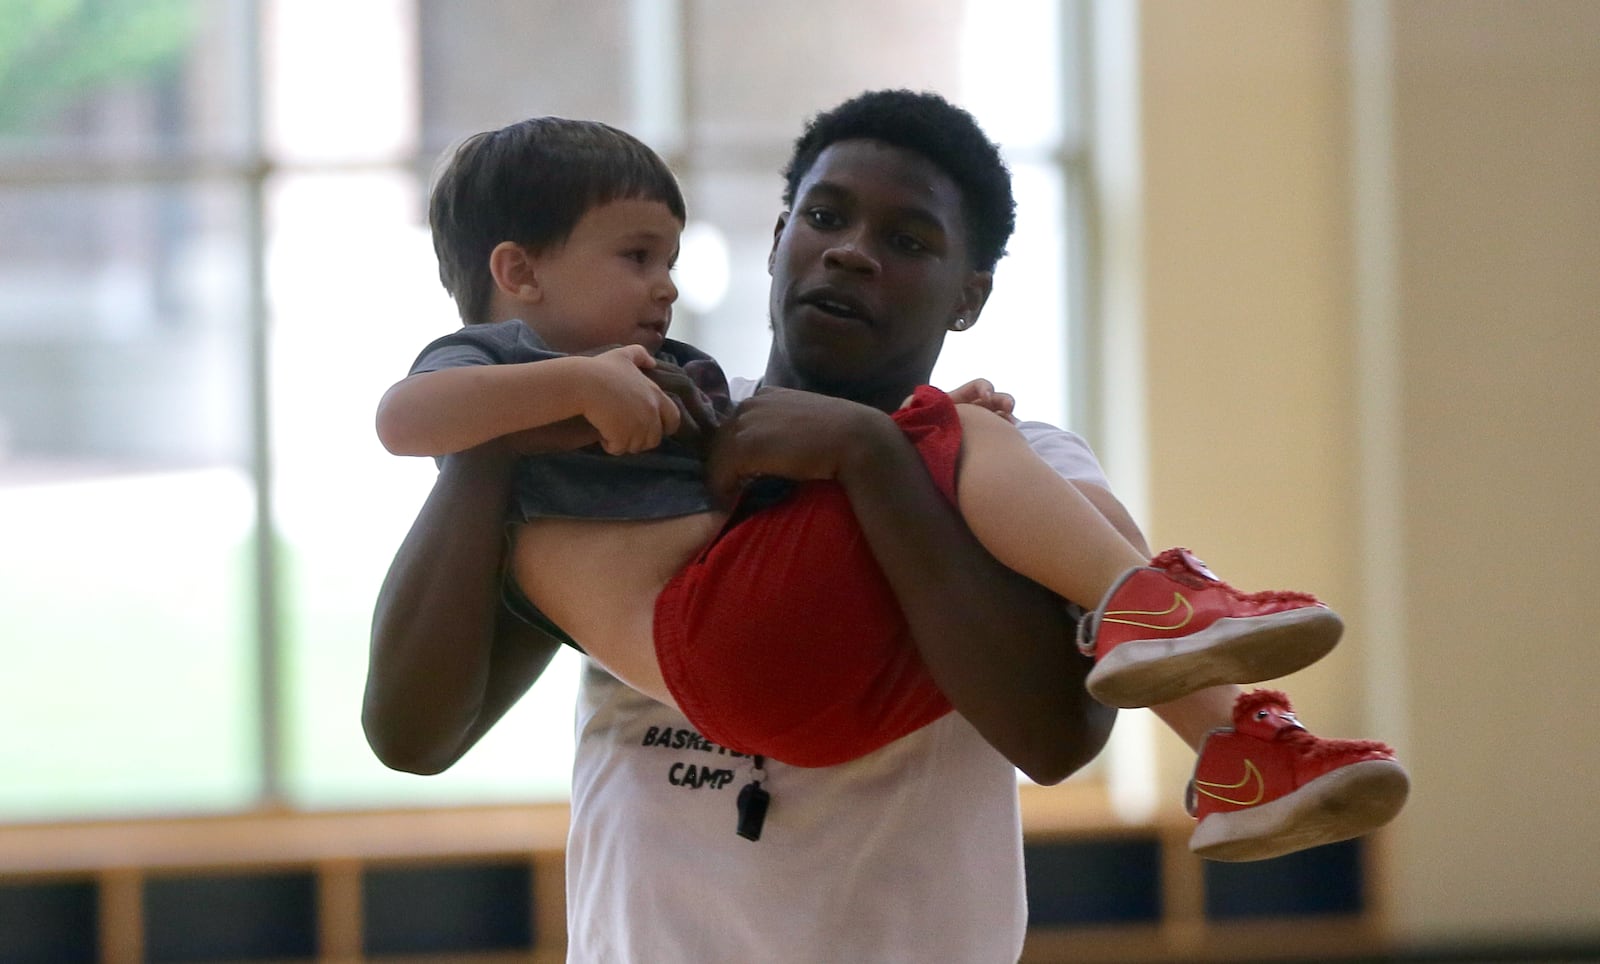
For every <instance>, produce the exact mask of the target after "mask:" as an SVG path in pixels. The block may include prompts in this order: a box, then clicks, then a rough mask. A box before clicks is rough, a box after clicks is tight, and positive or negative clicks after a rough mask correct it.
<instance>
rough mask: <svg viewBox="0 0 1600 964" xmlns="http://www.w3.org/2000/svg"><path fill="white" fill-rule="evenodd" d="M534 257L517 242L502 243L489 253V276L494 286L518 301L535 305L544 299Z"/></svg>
mask: <svg viewBox="0 0 1600 964" xmlns="http://www.w3.org/2000/svg"><path fill="white" fill-rule="evenodd" d="M535 268H536V266H535V263H534V257H533V255H531V254H529V253H528V249H527V248H524V247H523V246H522V245H520V244H517V243H516V242H515V241H502V242H500V243H499V244H497V245H495V246H494V250H493V251H490V252H489V276H490V277H492V278H494V286H495V287H496V288H497V289H499V290H500V291H501V292H503V293H504V294H506V295H509V296H511V297H512V298H515V299H516V300H518V301H521V302H524V303H528V304H533V303H536V302H538V301H539V300H540V299H541V298H543V297H544V292H543V290H542V289H541V288H540V287H539V272H538V271H537V270H535Z"/></svg>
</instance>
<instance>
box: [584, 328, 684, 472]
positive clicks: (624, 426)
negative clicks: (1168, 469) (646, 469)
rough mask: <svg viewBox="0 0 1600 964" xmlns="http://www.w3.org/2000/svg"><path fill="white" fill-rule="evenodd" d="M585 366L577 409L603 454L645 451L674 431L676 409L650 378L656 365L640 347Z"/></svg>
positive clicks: (594, 359) (620, 350)
mask: <svg viewBox="0 0 1600 964" xmlns="http://www.w3.org/2000/svg"><path fill="white" fill-rule="evenodd" d="M590 362H591V364H590V367H589V369H588V372H587V374H588V378H586V379H585V381H584V385H583V388H582V396H581V398H580V399H579V404H580V406H581V408H582V412H583V417H584V418H586V419H588V420H589V422H590V424H592V425H593V426H594V427H595V429H596V430H597V431H598V432H599V433H600V445H601V447H602V448H604V449H605V450H606V451H607V452H609V453H611V454H612V455H622V454H624V453H631V452H645V451H648V450H650V449H653V448H655V447H656V446H657V445H660V444H661V439H662V437H663V436H665V435H670V434H672V433H673V432H676V431H677V430H678V425H679V422H680V421H681V419H682V416H681V415H680V413H679V410H678V404H677V403H676V402H674V401H673V400H672V398H671V397H670V396H668V395H667V393H666V392H664V391H662V390H661V389H660V388H659V387H657V386H656V384H655V382H653V381H652V380H651V379H650V377H649V375H648V374H647V372H649V371H650V370H651V369H653V368H655V367H656V360H655V357H654V356H652V355H651V354H650V352H648V351H646V350H645V349H644V347H643V346H640V345H623V346H622V347H620V348H613V349H611V350H609V351H605V352H602V353H600V354H597V355H594V356H592V357H591V359H590Z"/></svg>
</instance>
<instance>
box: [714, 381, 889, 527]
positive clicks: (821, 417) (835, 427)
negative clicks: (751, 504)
mask: <svg viewBox="0 0 1600 964" xmlns="http://www.w3.org/2000/svg"><path fill="white" fill-rule="evenodd" d="M903 439H904V436H903V435H902V434H901V432H900V430H899V429H898V428H896V427H895V425H894V422H893V421H891V420H890V418H889V416H887V415H885V414H884V413H883V412H880V411H878V410H877V409H875V408H871V407H868V406H866V405H861V404H858V403H856V402H850V401H845V400H844V399H840V398H832V397H830V396H827V395H819V394H816V393H814V392H802V391H794V390H791V389H787V388H763V389H762V390H761V391H759V392H757V393H756V394H755V395H754V396H752V397H751V398H749V399H746V400H745V401H744V402H743V403H742V404H741V405H740V406H739V407H738V409H737V410H735V411H734V413H733V416H732V417H731V418H729V419H728V420H727V421H725V422H724V423H723V424H722V426H721V427H720V428H719V429H718V430H717V433H716V436H715V438H714V439H713V441H712V445H711V455H710V458H709V459H708V460H707V463H706V479H707V482H708V483H709V484H710V486H711V492H712V494H713V496H715V497H716V498H717V499H718V500H719V501H720V502H721V503H722V504H724V505H730V504H732V502H733V501H734V499H735V498H736V497H737V496H738V493H739V489H740V488H741V487H742V486H743V485H744V483H746V482H748V481H750V480H751V479H754V478H758V477H761V476H772V477H777V478H783V479H794V480H796V481H801V480H807V479H835V478H840V477H841V476H842V475H845V474H846V473H848V472H850V471H852V470H853V469H855V468H856V467H859V466H862V465H864V464H867V463H868V462H870V454H871V452H873V451H875V450H876V448H877V447H878V446H881V445H884V444H895V443H896V442H898V441H901V440H903Z"/></svg>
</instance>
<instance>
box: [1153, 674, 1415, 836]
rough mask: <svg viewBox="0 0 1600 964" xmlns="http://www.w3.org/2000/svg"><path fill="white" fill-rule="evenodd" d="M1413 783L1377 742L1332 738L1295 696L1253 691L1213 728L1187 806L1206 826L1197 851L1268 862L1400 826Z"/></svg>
mask: <svg viewBox="0 0 1600 964" xmlns="http://www.w3.org/2000/svg"><path fill="white" fill-rule="evenodd" d="M1410 789H1411V780H1410V778H1409V777H1407V776H1406V771H1405V768H1404V767H1402V766H1401V765H1400V764H1399V763H1398V762H1396V760H1395V758H1394V751H1393V750H1391V749H1389V747H1388V746H1386V745H1384V744H1382V743H1379V742H1378V741H1376V740H1324V739H1322V738H1320V737H1317V736H1313V735H1312V734H1311V732H1310V731H1309V730H1307V729H1306V728H1305V727H1304V726H1302V725H1301V724H1300V721H1299V720H1296V719H1295V716H1294V711H1293V710H1292V709H1291V708H1290V706H1289V698H1288V697H1287V696H1285V695H1284V694H1282V693H1279V692H1277V691H1276V690H1255V691H1253V692H1250V693H1245V694H1243V695H1242V696H1240V697H1239V699H1238V701H1237V702H1235V703H1234V706H1233V728H1232V729H1217V730H1212V731H1211V733H1210V735H1208V736H1207V737H1206V742H1205V743H1204V744H1203V745H1202V746H1201V747H1200V756H1199V758H1198V759H1196V760H1195V764H1194V778H1193V779H1192V780H1190V781H1189V789H1188V792H1187V793H1186V794H1185V800H1184V805H1185V806H1186V807H1187V808H1188V810H1189V815H1190V816H1192V817H1196V818H1198V819H1199V821H1200V823H1199V825H1198V826H1197V827H1195V831H1194V833H1193V834H1192V835H1191V836H1190V837H1189V849H1190V850H1192V851H1194V852H1195V853H1197V854H1199V855H1200V856H1202V857H1205V858H1207V859H1209V860H1229V861H1235V860H1265V859H1267V858H1268V857H1277V856H1281V855H1282V854H1287V853H1293V852H1294V851H1296V850H1306V849H1308V848H1310V847H1318V846H1321V845H1322V844H1329V843H1334V842H1336V841H1339V840H1348V839H1350V838H1351V837H1359V836H1361V835H1362V834H1365V833H1370V832H1372V831H1373V830H1376V829H1378V828H1379V827H1381V826H1383V825H1384V824H1386V823H1388V822H1389V821H1390V820H1393V819H1394V817H1395V814H1397V813H1399V812H1400V808H1401V807H1403V806H1404V805H1405V802H1406V794H1407V793H1409V792H1410Z"/></svg>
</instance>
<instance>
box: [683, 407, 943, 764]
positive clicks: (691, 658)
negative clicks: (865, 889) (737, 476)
mask: <svg viewBox="0 0 1600 964" xmlns="http://www.w3.org/2000/svg"><path fill="white" fill-rule="evenodd" d="M893 417H894V420H895V422H896V423H897V424H898V425H899V426H900V429H901V431H903V432H905V434H906V436H907V437H908V438H910V439H911V441H912V443H913V444H914V445H916V447H917V451H918V453H919V454H920V455H921V456H922V460H923V462H924V463H925V464H926V465H927V467H928V472H929V474H930V475H932V477H933V481H934V484H935V485H937V486H938V488H939V490H940V491H941V492H943V493H944V496H945V498H946V499H948V500H950V502H951V504H952V505H954V504H955V494H956V463H957V459H958V457H959V456H960V452H961V422H960V420H959V418H958V416H957V415H956V409H955V406H954V405H953V404H952V403H951V401H950V399H949V398H948V397H947V396H946V395H945V394H944V393H943V392H941V391H939V390H938V389H936V388H930V387H927V386H923V387H921V388H918V389H917V391H916V394H915V395H914V396H913V399H912V402H911V404H910V405H908V406H907V407H905V408H903V409H901V410H899V411H897V412H895V413H894V416H893ZM655 645H656V658H657V661H658V662H659V663H660V666H661V673H662V676H663V677H664V678H665V680H666V684H667V687H668V689H670V690H671V692H672V695H673V698H674V699H675V700H676V701H677V703H678V707H679V709H681V710H682V711H683V713H684V715H685V716H687V717H688V718H689V721H690V722H691V723H693V724H694V725H695V726H696V727H697V728H698V729H699V730H700V732H701V734H702V735H704V736H705V737H706V738H707V739H710V740H713V741H715V742H717V743H720V744H722V745H723V746H725V747H728V748H729V749H732V750H737V751H740V752H744V753H760V754H764V755H766V756H770V757H772V758H773V759H775V760H781V761H783V762H785V763H789V764H792V765H795V766H830V765H832V764H835V763H842V762H844V761H846V760H852V759H855V758H856V757H859V756H862V755H864V754H866V753H870V752H871V751H873V750H876V749H877V748H879V747H881V746H883V745H885V744H887V743H890V742H892V741H894V740H897V739H899V738H900V737H902V736H905V735H906V734H908V733H911V732H912V731H914V730H917V729H920V728H921V727H923V726H926V725H927V724H929V723H931V722H933V721H934V720H936V719H938V718H939V717H941V716H943V715H944V714H946V713H948V712H949V711H950V702H949V701H948V700H947V699H945V697H944V694H943V693H941V692H940V691H939V689H938V687H936V686H934V684H933V680H932V679H931V678H930V677H929V676H928V671H927V669H926V667H924V666H923V664H922V659H921V657H919V656H918V654H917V650H916V646H915V645H914V644H913V642H912V640H911V634H910V630H909V628H908V627H907V624H906V620H905V616H904V615H902V614H901V612H900V606H899V604H898V603H897V602H896V601H895V597H894V593H893V592H892V591H891V590H890V588H889V583H888V581H887V580H886V579H885V577H884V575H883V572H882V571H881V570H880V569H879V568H878V564H877V561H876V559H875V558H874V557H873V555H872V550H871V549H870V548H869V547H868V545H867V541H866V538H865V537H864V536H863V535H862V533H861V528H860V526H858V525H857V524H856V518H855V515H854V514H853V513H852V512H851V509H850V502H849V500H848V499H847V498H846V496H845V492H844V488H843V487H842V486H840V485H839V484H838V483H836V482H805V483H802V484H801V485H799V486H798V487H797V488H796V489H795V491H794V492H793V493H792V494H791V495H790V496H789V497H788V498H786V499H784V500H783V501H782V502H780V503H778V504H777V505H774V506H772V507H770V508H766V509H762V510H759V511H757V512H755V513H753V514H752V515H751V516H750V517H749V518H747V519H744V520H743V521H741V522H739V523H737V524H736V525H733V526H731V527H730V528H728V529H727V530H725V531H724V532H723V533H722V535H721V536H720V537H719V538H718V539H717V540H716V541H715V542H714V543H712V545H711V546H710V547H709V548H708V549H706V550H705V551H704V552H702V554H701V555H700V556H699V557H698V558H697V559H696V560H695V561H694V562H692V563H690V564H689V565H688V566H687V567H685V568H684V570H683V571H681V572H679V573H678V574H677V576H675V577H674V578H673V579H672V581H671V582H670V583H668V584H667V587H666V588H665V589H664V590H662V592H661V594H660V596H659V597H658V598H657V600H656V608H655Z"/></svg>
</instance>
